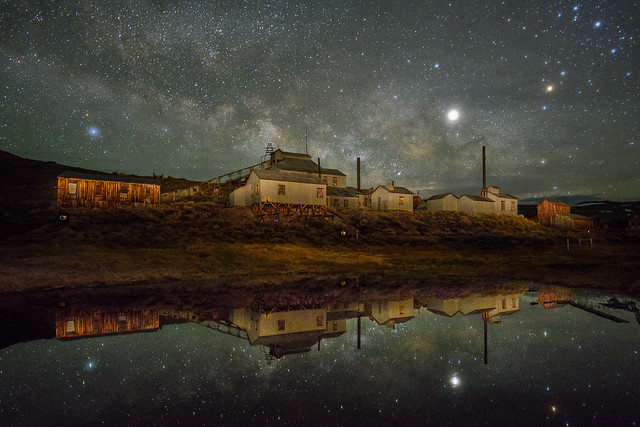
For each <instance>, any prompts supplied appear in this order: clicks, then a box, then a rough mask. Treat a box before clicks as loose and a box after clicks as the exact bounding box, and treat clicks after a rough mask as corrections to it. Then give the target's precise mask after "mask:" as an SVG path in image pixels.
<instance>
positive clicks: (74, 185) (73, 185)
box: [69, 182, 78, 194]
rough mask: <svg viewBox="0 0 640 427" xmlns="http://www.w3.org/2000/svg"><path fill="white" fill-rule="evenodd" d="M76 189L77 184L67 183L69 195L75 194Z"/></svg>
mask: <svg viewBox="0 0 640 427" xmlns="http://www.w3.org/2000/svg"><path fill="white" fill-rule="evenodd" d="M77 189H78V184H77V183H75V182H70V183H69V194H76V190H77Z"/></svg>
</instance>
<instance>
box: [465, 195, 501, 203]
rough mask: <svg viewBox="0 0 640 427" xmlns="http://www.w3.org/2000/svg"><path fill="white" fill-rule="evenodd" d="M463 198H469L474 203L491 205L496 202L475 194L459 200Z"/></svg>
mask: <svg viewBox="0 0 640 427" xmlns="http://www.w3.org/2000/svg"><path fill="white" fill-rule="evenodd" d="M463 197H467V198H469V199H471V200H473V201H474V202H490V203H494V201H493V200H491V199H487V198H486V197H482V196H475V195H473V194H463V195H462V196H460V197H458V199H462V198H463Z"/></svg>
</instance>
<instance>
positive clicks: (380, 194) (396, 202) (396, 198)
mask: <svg viewBox="0 0 640 427" xmlns="http://www.w3.org/2000/svg"><path fill="white" fill-rule="evenodd" d="M371 208H372V209H374V210H377V211H408V212H413V193H412V192H411V191H409V190H407V189H406V188H404V187H396V186H395V184H394V183H393V182H391V184H387V185H379V186H378V187H377V188H376V189H375V190H374V191H373V194H371Z"/></svg>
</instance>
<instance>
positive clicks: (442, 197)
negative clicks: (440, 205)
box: [427, 193, 457, 200]
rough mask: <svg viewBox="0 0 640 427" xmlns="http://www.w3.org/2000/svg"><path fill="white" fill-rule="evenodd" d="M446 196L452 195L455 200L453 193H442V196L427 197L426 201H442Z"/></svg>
mask: <svg viewBox="0 0 640 427" xmlns="http://www.w3.org/2000/svg"><path fill="white" fill-rule="evenodd" d="M448 195H452V196H453V197H455V198H456V199H457V197H456V195H455V194H453V193H442V194H436V195H435V196H431V197H429V198H428V199H427V200H438V199H444V198H445V197H447V196H448Z"/></svg>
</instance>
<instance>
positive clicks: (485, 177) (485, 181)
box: [480, 145, 487, 197]
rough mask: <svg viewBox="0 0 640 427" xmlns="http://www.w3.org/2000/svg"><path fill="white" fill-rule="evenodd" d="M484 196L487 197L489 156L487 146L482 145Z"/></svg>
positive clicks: (482, 194) (482, 193)
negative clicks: (486, 150)
mask: <svg viewBox="0 0 640 427" xmlns="http://www.w3.org/2000/svg"><path fill="white" fill-rule="evenodd" d="M480 195H481V196H482V197H487V156H486V152H485V146H484V145H483V146H482V192H481V193H480Z"/></svg>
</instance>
